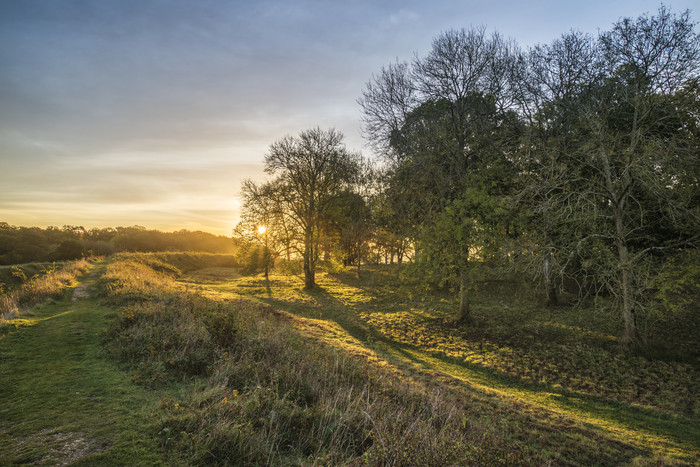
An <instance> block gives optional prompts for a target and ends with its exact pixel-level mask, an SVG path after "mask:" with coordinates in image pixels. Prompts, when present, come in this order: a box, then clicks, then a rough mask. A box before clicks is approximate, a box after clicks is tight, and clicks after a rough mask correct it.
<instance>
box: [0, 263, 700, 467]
mask: <svg viewBox="0 0 700 467" xmlns="http://www.w3.org/2000/svg"><path fill="white" fill-rule="evenodd" d="M237 266H238V265H237V263H236V260H235V258H233V257H232V256H228V255H216V254H192V253H181V254H178V253H154V254H120V255H117V256H116V257H115V258H114V259H113V260H110V261H109V262H105V263H101V265H99V267H98V269H97V272H98V273H99V276H98V277H94V278H93V279H90V280H91V281H93V282H94V287H95V290H94V292H93V293H92V295H93V297H91V298H88V299H86V301H84V302H78V305H71V302H70V301H69V298H68V297H67V296H66V297H64V298H63V299H57V301H56V302H55V303H54V304H51V303H49V304H48V305H47V304H44V305H41V306H39V307H38V308H35V309H33V310H32V311H30V312H29V313H28V314H27V315H26V319H31V318H32V317H33V316H34V317H37V318H39V319H45V318H41V317H42V316H45V315H48V314H51V316H53V317H56V319H55V320H54V322H55V323H58V322H59V321H58V319H59V318H60V319H67V317H70V316H74V317H77V316H78V315H77V314H76V313H67V311H66V310H67V309H69V308H70V307H71V306H74V307H75V306H79V307H82V308H79V309H78V311H80V310H82V311H80V312H81V313H84V316H85V317H84V318H80V319H81V320H82V321H81V322H85V323H86V322H88V321H90V322H91V321H95V325H94V326H95V327H94V329H95V330H96V331H98V332H99V334H97V335H96V337H95V339H96V340H95V341H94V342H93V343H92V344H91V345H94V346H95V347H94V348H93V353H94V360H92V361H93V364H94V365H95V367H96V368H100V369H101V371H108V370H109V372H110V373H109V374H110V375H111V376H110V378H107V379H106V380H107V381H119V383H118V385H117V384H116V383H115V386H118V387H119V388H120V392H119V393H114V394H113V395H112V396H109V397H108V396H107V395H105V396H104V400H103V402H101V403H103V404H113V411H114V412H115V415H114V417H115V423H116V424H117V425H116V426H118V429H117V428H116V427H115V428H114V430H113V431H112V432H110V430H109V429H107V428H104V427H102V428H101V431H99V433H97V434H95V433H93V434H92V436H93V439H95V437H96V439H97V441H93V442H92V443H88V445H89V446H92V448H91V449H86V450H85V451H86V452H85V454H84V457H83V458H82V461H81V462H84V463H87V464H89V463H91V462H92V463H97V462H106V463H110V461H111V462H129V463H139V462H142V463H143V462H147V463H159V462H161V463H166V464H172V465H192V464H198V465H223V464H238V465H260V464H266V465H362V464H369V465H476V464H478V465H495V464H525V465H621V464H622V465H674V464H679V465H683V464H690V465H692V464H694V463H697V459H698V458H699V457H700V428H698V427H699V426H700V423H698V422H699V421H700V404H699V403H698V394H699V393H700V391H699V390H700V371H699V370H700V365H698V360H697V358H698V353H697V350H698V342H697V340H698V337H697V336H698V333H697V332H696V331H697V325H698V323H697V317H694V316H674V317H672V318H666V319H665V320H661V321H659V322H656V323H648V326H647V327H648V329H649V336H648V338H647V346H646V348H645V349H644V350H642V349H628V348H626V347H625V346H624V345H623V344H622V342H621V341H620V339H619V336H620V335H621V329H620V323H619V321H620V320H619V319H618V316H616V315H614V314H613V313H612V312H611V311H610V310H609V309H608V308H607V307H606V305H605V304H604V303H602V304H601V303H598V304H596V306H593V305H591V306H583V307H580V306H579V307H573V306H566V305H564V306H561V307H558V308H549V307H545V306H543V305H542V303H541V299H540V298H539V297H538V296H537V295H536V294H535V293H533V291H532V286H530V285H528V284H522V283H519V282H518V281H516V280H513V279H507V278H504V277H494V278H491V279H490V280H487V281H485V282H484V283H483V284H481V286H480V289H479V291H478V292H477V295H476V298H475V300H474V302H473V313H474V318H475V319H474V323H473V324H472V325H470V326H461V327H460V326H457V324H456V323H455V321H454V309H455V306H456V304H455V301H454V298H453V294H450V293H449V291H440V290H432V289H427V288H425V287H423V286H421V285H420V284H419V283H416V282H413V281H411V280H410V279H407V278H406V277H405V276H404V275H403V274H401V270H400V268H398V267H396V266H369V267H367V268H365V269H364V271H363V275H362V277H361V278H359V279H358V278H357V276H356V274H354V272H353V271H349V270H344V269H342V268H332V269H331V271H322V272H320V273H319V274H318V277H317V280H318V284H319V286H320V287H319V288H317V289H316V290H313V291H305V290H303V285H304V283H303V278H301V277H299V276H297V275H295V274H292V273H290V274H281V273H278V272H276V271H273V273H272V274H271V275H270V280H269V281H265V279H264V277H262V275H242V274H241V269H240V268H238V267H237ZM100 268H103V269H100ZM95 297H99V298H95ZM52 307H53V308H52ZM91 310H92V311H91ZM88 316H93V318H89V319H88V318H87V317H88ZM95 316H97V317H99V319H98V318H96V317H95ZM75 319H78V318H75ZM694 320H695V321H694ZM40 324H41V325H44V326H45V327H46V328H47V329H49V328H51V326H54V327H55V324H52V320H50V319H47V320H45V321H42V322H41V323H40ZM7 326H9V324H8V325H5V327H7ZM71 326H74V325H71ZM84 326H86V324H84ZM37 329H38V325H37V326H33V327H31V328H12V331H11V332H8V333H7V334H6V335H5V336H4V338H2V340H0V355H3V356H4V357H3V358H2V359H0V367H2V365H7V364H8V363H7V362H10V363H11V362H14V363H13V364H14V365H16V366H14V367H12V368H14V370H13V372H9V373H8V372H7V370H5V372H4V373H2V374H3V375H9V376H10V377H12V378H14V376H15V375H18V374H19V371H17V368H19V366H17V365H20V363H18V362H16V361H15V360H13V359H14V358H16V354H13V353H12V350H13V349H17V348H19V347H18V346H20V345H23V344H22V342H25V341H27V340H28V339H29V337H26V336H24V337H23V336H22V333H23V332H25V330H31V331H32V332H38V331H37ZM669 335H674V336H676V339H674V340H670V339H669V338H668V336H669ZM97 349H99V350H97ZM13 355H15V357H13ZM71 355H73V354H71ZM52 364H53V365H56V362H53V363H52ZM26 378H31V375H27V376H26ZM125 378H126V380H125ZM16 379H17V381H16V382H15V383H13V384H16V385H18V386H19V385H24V386H23V387H26V386H28V385H30V384H35V385H37V384H38V385H39V386H42V385H46V384H48V383H47V382H41V381H40V382H37V381H33V382H31V381H30V380H29V379H27V380H20V379H19V377H17V378H16ZM8 381H15V379H8ZM54 389H55V388H54ZM3 391H4V393H3V394H2V396H3V397H4V399H5V400H6V401H7V400H11V401H13V403H12V406H11V407H8V408H7V409H5V412H6V413H7V414H10V415H12V414H15V415H13V417H15V418H13V417H10V418H9V421H6V422H3V423H0V434H2V435H3V438H4V439H5V440H6V441H5V442H3V443H0V453H2V454H4V455H3V456H0V460H4V461H12V462H16V461H18V460H19V461H24V462H27V461H34V462H36V461H37V460H38V461H39V462H42V459H43V461H44V462H45V461H46V460H47V459H51V457H50V456H51V455H54V456H55V455H56V454H55V453H56V452H59V451H60V450H58V451H57V449H54V450H53V451H50V449H49V448H46V447H44V448H42V447H41V443H42V440H43V442H44V443H45V444H47V443H46V436H44V437H43V439H42V437H38V438H36V440H35V441H33V443H34V444H33V445H32V446H25V447H24V448H23V450H22V452H18V451H16V450H14V451H13V450H12V449H13V448H11V446H12V445H13V441H14V442H17V440H18V439H20V438H22V439H24V440H25V441H24V443H25V445H26V444H27V441H26V439H30V440H31V439H34V438H32V437H31V436H29V437H28V436H27V433H29V432H32V431H33V432H39V433H45V432H46V430H47V429H48V428H47V427H46V426H45V425H46V421H44V422H43V423H44V424H43V425H41V426H39V425H36V426H34V425H32V424H30V423H27V422H24V423H20V420H21V419H22V417H24V418H26V417H27V415H26V414H27V412H32V411H33V410H37V409H35V408H32V405H31V402H30V399H28V398H26V397H24V396H23V395H22V394H20V393H19V391H15V392H13V390H12V389H11V388H10V389H8V388H7V387H5V388H4V389H3ZM93 391H94V392H95V393H98V392H97V391H96V390H93ZM54 392H56V391H55V390H54ZM104 392H105V393H107V392H109V391H108V389H107V388H104ZM98 394H101V393H98ZM120 394H121V395H120ZM126 395H129V397H128V400H129V401H130V405H129V415H128V416H125V415H124V414H122V415H121V416H119V415H116V414H118V413H119V412H118V409H117V408H116V407H118V406H119V403H120V397H121V398H125V397H126ZM65 404H66V405H68V406H70V404H71V402H70V401H68V400H67V401H65ZM108 407H112V406H109V405H108ZM55 411H56V412H57V413H55V414H54V415H53V416H54V419H55V422H54V423H55V424H60V420H61V417H71V410H70V409H66V410H65V411H64V412H61V413H58V412H59V409H55ZM103 413H108V414H109V413H112V412H111V411H110V410H107V411H103ZM73 416H74V415H73ZM29 418H30V419H31V417H29ZM107 418H108V417H107ZM138 420H140V422H139V421H138ZM36 423H38V422H36ZM103 423H104V424H106V425H108V423H107V421H103ZM20 425H21V426H22V428H21V429H20V428H17V427H18V426H20ZM66 425H68V422H66ZM65 431H70V430H68V429H67V428H65V429H63V431H61V433H63V432H65ZM75 431H76V429H75V428H73V432H75ZM117 431H119V433H121V434H120V435H119V436H117V433H116V432H117ZM81 433H83V435H84V436H83V435H81V436H82V438H81V439H90V436H88V434H85V433H84V432H81ZM129 440H131V441H129ZM138 440H140V441H138ZM144 440H148V442H146V441H144ZM56 443H57V442H54V443H53V444H56ZM129 443H132V444H133V446H137V447H133V446H132V445H130V444H129ZM139 443H141V444H139ZM30 444H31V443H30ZM48 444H49V445H50V444H51V443H48ZM58 444H60V443H58ZM129 446H132V447H129ZM46 449H49V451H46ZM47 452H48V454H47ZM51 452H53V454H51ZM27 453H31V454H32V456H33V457H32V456H29V455H28V454H27ZM22 456H24V457H22ZM42 456H43V457H42ZM47 456H48V457H47Z"/></svg>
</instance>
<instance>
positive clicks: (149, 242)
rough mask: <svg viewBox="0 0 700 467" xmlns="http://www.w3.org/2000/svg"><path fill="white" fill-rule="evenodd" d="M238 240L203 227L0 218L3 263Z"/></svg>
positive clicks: (224, 248)
mask: <svg viewBox="0 0 700 467" xmlns="http://www.w3.org/2000/svg"><path fill="white" fill-rule="evenodd" d="M236 250H237V241H236V240H235V239H232V238H230V237H226V236H223V235H219V236H217V235H214V234H211V233H207V232H201V231H190V230H184V229H183V230H179V231H176V232H161V231H159V230H153V229H147V228H145V227H141V226H130V227H114V228H112V227H106V228H92V229H85V228H84V227H82V226H74V225H64V226H63V227H53V226H50V227H46V228H40V227H18V226H13V225H10V224H8V223H7V222H0V265H12V264H21V263H31V262H45V261H67V260H73V259H79V258H83V257H86V256H108V255H111V254H113V253H118V252H122V251H139V252H157V251H198V252H207V253H234V252H235V251H236Z"/></svg>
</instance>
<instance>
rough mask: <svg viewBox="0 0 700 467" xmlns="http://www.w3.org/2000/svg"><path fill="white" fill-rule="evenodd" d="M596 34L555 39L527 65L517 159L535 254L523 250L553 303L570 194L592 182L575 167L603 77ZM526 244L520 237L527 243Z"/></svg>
mask: <svg viewBox="0 0 700 467" xmlns="http://www.w3.org/2000/svg"><path fill="white" fill-rule="evenodd" d="M598 64H599V53H598V48H597V47H596V43H595V40H594V38H592V37H591V36H588V35H584V34H581V33H577V32H570V33H568V34H565V35H563V36H562V37H561V38H559V39H557V40H555V41H554V42H553V43H552V44H551V45H538V46H535V47H534V48H532V49H531V50H530V51H529V53H528V54H527V55H526V56H525V57H524V60H523V62H522V65H523V67H522V69H521V70H520V75H519V79H520V86H519V90H520V92H519V94H518V98H519V102H520V112H521V115H522V116H523V118H524V120H525V121H526V122H527V130H526V132H525V133H524V138H523V144H522V145H521V152H520V155H521V157H520V158H519V161H518V162H519V164H518V172H519V173H518V178H519V180H518V183H519V185H520V192H519V193H518V195H517V196H516V200H517V201H518V205H519V207H520V209H521V212H524V213H527V215H528V217H529V222H528V224H527V235H526V236H525V237H524V238H523V239H521V240H525V241H526V242H527V246H526V248H527V250H529V252H530V254H526V255H519V257H518V258H519V259H520V260H525V262H526V263H528V266H529V267H532V270H534V272H535V276H536V277H541V278H542V279H543V283H544V291H545V296H546V298H547V303H548V304H549V305H556V304H557V303H558V299H557V292H556V287H555V282H556V279H555V278H556V277H562V276H563V275H564V272H565V267H564V265H565V264H568V263H567V261H566V256H567V253H568V252H567V247H565V245H566V244H567V241H568V238H567V235H568V232H567V229H566V228H565V227H566V225H567V222H566V221H565V219H567V218H568V217H569V216H572V215H575V212H572V211H571V210H569V206H570V202H569V198H570V196H571V193H573V192H576V191H577V190H578V188H577V186H579V185H585V184H586V183H587V181H586V180H584V179H580V178H576V176H577V175H578V174H576V173H575V172H574V171H571V170H569V166H571V165H572V163H573V164H575V163H576V157H575V156H574V154H575V152H576V151H577V148H578V147H580V145H581V144H582V141H584V140H585V138H586V137H587V136H586V135H585V134H584V132H582V131H581V127H582V123H581V112H580V109H581V106H582V105H583V103H584V102H585V99H586V98H587V96H588V95H589V92H590V90H591V88H592V87H593V86H595V83H596V81H597V80H598V79H599V76H598V73H597V68H596V67H597V65H598ZM522 243H523V242H522V241H521V244H522Z"/></svg>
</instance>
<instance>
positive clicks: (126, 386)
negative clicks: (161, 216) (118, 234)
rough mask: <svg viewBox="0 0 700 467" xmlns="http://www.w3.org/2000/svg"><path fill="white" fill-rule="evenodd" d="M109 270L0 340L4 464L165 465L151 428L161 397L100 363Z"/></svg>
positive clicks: (97, 268)
mask: <svg viewBox="0 0 700 467" xmlns="http://www.w3.org/2000/svg"><path fill="white" fill-rule="evenodd" d="M103 269H104V263H97V264H95V265H93V266H92V268H91V273H90V274H89V275H87V276H85V277H83V278H82V279H81V284H80V285H79V286H78V287H76V288H75V290H74V292H73V294H72V297H71V299H70V300H68V299H65V300H62V301H58V302H47V303H45V304H43V305H40V306H38V307H35V308H34V309H33V310H32V311H30V312H29V313H27V314H26V315H25V316H23V318H26V323H27V325H26V326H23V327H20V328H18V329H16V330H14V331H12V332H10V333H9V334H6V335H5V336H4V337H3V338H2V339H1V340H0V381H1V382H2V384H0V465H8V464H17V463H19V464H50V465H68V464H72V463H74V462H77V461H80V462H85V463H88V464H91V465H104V464H108V465H135V464H148V465H151V464H157V463H160V462H162V459H159V457H158V453H159V452H160V450H159V448H158V446H157V442H156V441H155V440H154V439H152V437H151V436H150V434H151V432H150V431H148V430H147V424H144V422H145V421H147V420H149V419H153V418H154V417H155V414H156V413H157V403H158V400H157V396H155V395H154V394H149V393H148V392H147V391H146V390H145V389H142V388H139V387H137V386H135V385H134V384H133V383H131V381H130V379H129V377H128V375H127V374H125V373H124V372H122V371H120V370H119V369H118V368H116V367H115V366H113V365H112V364H111V363H110V362H107V361H105V360H104V359H102V358H101V357H100V346H101V340H100V337H99V335H100V332H102V330H104V329H105V327H106V317H107V316H108V315H109V314H110V313H112V310H110V309H108V308H104V307H102V306H100V305H99V304H98V303H97V301H96V300H95V299H94V298H92V297H91V292H92V288H93V287H94V284H95V281H96V279H97V277H98V275H99V273H100V272H101V271H102V270H103ZM154 398H155V400H154Z"/></svg>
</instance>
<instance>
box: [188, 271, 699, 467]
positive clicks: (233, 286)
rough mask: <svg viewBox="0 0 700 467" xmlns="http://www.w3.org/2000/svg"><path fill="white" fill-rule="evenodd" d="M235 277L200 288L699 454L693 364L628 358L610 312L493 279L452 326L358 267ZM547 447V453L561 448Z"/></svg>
mask: <svg viewBox="0 0 700 467" xmlns="http://www.w3.org/2000/svg"><path fill="white" fill-rule="evenodd" d="M236 274H237V273H236V271H235V270H231V279H230V280H225V279H224V278H222V279H221V280H220V281H219V282H218V283H217V282H212V281H209V282H207V283H202V284H200V286H203V287H204V288H205V289H204V293H207V294H209V296H211V297H216V296H218V297H221V298H229V299H230V298H234V297H247V298H254V299H256V300H258V301H260V302H262V303H266V304H269V305H272V306H274V307H277V308H280V309H282V310H285V311H287V312H289V313H291V314H293V315H295V316H298V317H300V318H303V320H299V321H298V326H300V327H301V328H305V327H306V328H307V329H308V330H309V331H310V332H311V333H312V334H315V335H319V334H322V335H323V337H322V338H324V339H325V341H326V342H331V343H333V342H335V343H336V344H337V345H342V346H344V347H346V348H349V347H354V348H355V349H358V348H364V349H370V350H371V351H372V352H373V354H374V355H375V356H376V357H378V358H380V359H385V360H386V361H387V362H389V364H391V365H392V366H395V367H399V368H406V367H408V368H411V369H412V370H413V371H414V372H417V373H418V374H423V375H436V374H437V375H441V376H445V377H447V378H448V380H449V381H451V384H457V386H458V387H462V388H468V390H469V391H470V392H472V393H473V392H474V391H477V392H479V393H483V394H488V395H491V396H495V397H498V398H502V399H503V400H506V401H508V402H507V404H509V405H524V406H526V407H528V409H527V410H530V411H534V412H536V413H540V414H541V413H544V412H546V413H547V414H548V415H547V417H563V418H565V419H567V420H568V421H569V422H570V423H572V424H574V425H575V426H578V427H585V428H584V431H585V432H589V433H590V434H592V435H595V436H600V437H602V438H604V439H607V440H610V441H613V442H618V443H622V444H624V445H627V446H634V447H636V448H638V449H639V450H641V451H642V452H644V453H645V454H644V455H643V456H651V457H654V456H662V457H664V456H665V458H668V459H671V458H674V459H678V460H682V461H686V462H688V461H690V462H692V461H694V460H695V459H697V458H698V457H699V456H700V428H699V427H700V423H699V422H700V404H699V403H698V397H699V395H700V372H699V368H698V365H697V363H696V362H693V360H692V359H691V360H690V361H685V362H684V361H677V360H673V359H671V360H664V359H648V358H645V357H643V356H640V355H638V354H636V353H635V352H630V351H626V350H625V349H624V347H623V345H622V344H621V342H620V340H619V338H618V336H620V335H621V334H622V330H621V328H620V325H621V323H620V321H621V320H619V319H618V317H617V316H616V315H614V314H612V313H611V312H608V311H601V310H600V309H599V310H596V309H593V308H576V309H574V308H565V307H562V308H558V309H549V308H545V307H542V306H540V305H539V304H538V303H537V301H536V300H532V299H529V298H527V297H526V296H517V295H516V296H515V297H514V296H513V293H512V291H511V292H510V293H509V291H508V290H503V287H504V285H503V283H501V284H500V285H499V286H498V287H488V286H487V287H484V289H485V290H484V291H483V292H482V293H479V294H477V295H476V297H475V299H474V301H473V314H474V318H475V325H473V326H470V327H463V328H461V329H460V328H458V327H457V326H456V325H455V323H454V320H453V314H452V313H453V310H454V309H456V303H455V301H454V300H453V299H452V298H451V297H450V296H449V295H442V294H436V293H431V292H426V291H422V292H421V291H419V290H417V288H416V287H415V286H414V285H411V284H408V285H406V284H402V283H401V281H400V280H399V279H398V276H397V274H396V271H395V270H391V269H390V268H384V267H377V268H366V270H365V275H364V277H363V279H357V278H356V277H355V276H354V275H353V274H350V273H340V274H325V273H322V274H319V278H318V283H319V285H320V287H319V289H317V290H315V291H311V292H306V291H304V290H303V289H302V287H303V283H302V281H301V279H300V278H298V277H295V276H281V275H273V276H272V277H271V281H270V284H269V289H268V288H267V284H265V282H264V279H262V278H261V277H259V276H257V277H247V278H238V277H237V275H236ZM183 281H188V282H189V283H190V284H191V283H192V282H193V281H191V280H190V279H189V278H188V277H185V278H183ZM499 288H501V290H499ZM319 329H321V331H320V332H319ZM696 339H697V336H696ZM683 344H684V343H683V342H681V343H680V344H679V345H681V346H682V345H683ZM428 377H429V376H428ZM470 397H474V395H473V394H470ZM569 441H570V440H567V439H566V437H562V438H561V440H559V442H562V443H564V442H569ZM557 442H558V441H557V439H556V437H553V438H552V443H553V445H552V447H553V448H554V449H555V450H556V449H564V446H563V444H562V445H559V446H557Z"/></svg>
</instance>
